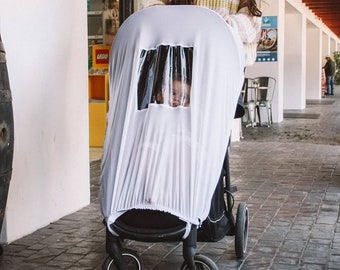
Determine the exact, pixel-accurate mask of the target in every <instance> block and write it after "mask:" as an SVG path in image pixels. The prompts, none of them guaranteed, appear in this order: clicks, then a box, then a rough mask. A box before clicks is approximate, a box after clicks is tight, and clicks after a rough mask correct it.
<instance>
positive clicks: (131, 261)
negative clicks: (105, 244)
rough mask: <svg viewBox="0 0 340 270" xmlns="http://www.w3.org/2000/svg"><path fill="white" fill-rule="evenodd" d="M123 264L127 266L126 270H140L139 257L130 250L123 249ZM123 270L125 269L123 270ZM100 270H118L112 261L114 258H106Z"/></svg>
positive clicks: (141, 267)
mask: <svg viewBox="0 0 340 270" xmlns="http://www.w3.org/2000/svg"><path fill="white" fill-rule="evenodd" d="M122 255H123V259H124V262H125V263H126V265H127V267H128V268H127V269H129V270H142V269H143V266H142V262H141V260H140V258H139V255H138V254H137V252H135V251H133V250H131V249H123V251H122ZM124 269H125V268H124ZM102 270H120V269H119V268H118V267H117V266H116V264H115V261H114V258H111V257H110V256H109V257H107V258H106V260H105V261H104V263H103V265H102Z"/></svg>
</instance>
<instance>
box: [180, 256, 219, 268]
mask: <svg viewBox="0 0 340 270" xmlns="http://www.w3.org/2000/svg"><path fill="white" fill-rule="evenodd" d="M194 262H195V264H196V268H197V270H218V267H217V265H216V263H215V262H214V261H213V260H212V259H210V258H208V257H207V256H204V255H200V254H196V255H195V258H194ZM181 270H189V267H188V265H187V264H186V262H184V263H183V264H182V266H181Z"/></svg>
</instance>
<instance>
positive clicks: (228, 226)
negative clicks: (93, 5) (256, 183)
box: [100, 6, 248, 270]
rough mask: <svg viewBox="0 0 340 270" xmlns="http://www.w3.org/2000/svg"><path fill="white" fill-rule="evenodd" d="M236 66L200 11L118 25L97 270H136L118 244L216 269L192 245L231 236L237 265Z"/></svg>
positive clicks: (239, 55) (216, 21) (230, 43)
mask: <svg viewBox="0 0 340 270" xmlns="http://www.w3.org/2000/svg"><path fill="white" fill-rule="evenodd" d="M188 14H190V16H188ZM168 22H172V23H171V24H169V23H168ZM211 26H213V29H214V30H213V31H212V30H211ZM243 61H244V56H243V51H242V43H241V41H240V40H239V38H238V37H237V35H236V34H235V33H234V32H233V30H232V29H231V27H230V26H229V25H227V24H226V23H225V22H224V20H223V19H222V18H221V17H220V16H219V15H217V14H216V13H214V12H213V11H211V10H209V9H206V8H202V7H198V6H156V7H150V8H147V9H145V10H142V11H139V12H137V13H135V14H133V15H131V16H130V17H129V18H128V19H127V20H126V21H125V22H124V23H123V24H122V26H121V27H120V29H119V31H118V33H117V36H116V39H115V41H114V42H113V45H112V49H111V55H110V68H109V72H110V74H109V76H110V103H109V112H108V114H107V130H106V136H105V141H104V154H103V159H102V173H101V178H100V200H101V211H102V214H103V217H104V224H105V225H106V228H107V235H106V250H107V253H108V255H109V256H108V258H107V259H106V260H105V262H104V263H103V269H110V266H111V265H115V266H116V267H117V268H118V269H119V270H124V269H142V267H143V266H142V262H141V259H140V258H139V254H137V253H136V252H135V251H133V250H130V249H126V248H125V247H124V245H123V240H125V239H130V240H136V241H143V242H163V241H166V242H169V241H182V242H183V257H184V262H183V264H182V266H181V269H183V270H184V269H190V270H195V269H217V265H216V264H215V262H213V261H212V260H211V259H209V258H208V257H206V256H204V255H201V254H199V253H198V252H197V241H206V242H208V241H219V240H220V239H222V238H223V237H224V236H225V235H235V238H236V240H235V248H236V256H237V257H238V258H241V257H243V255H244V253H245V249H246V239H247V227H248V209H247V207H246V205H245V204H240V205H239V207H238V210H237V216H236V220H235V218H234V217H233V214H232V207H233V199H232V195H231V188H230V177H229V162H228V161H229V144H230V133H231V127H232V121H233V118H234V115H235V111H236V108H237V103H238V97H239V94H240V91H241V87H242V83H243V68H244V63H243ZM236 115H237V114H236ZM226 153H227V154H226ZM221 168H222V172H221ZM225 198H226V199H225ZM225 200H226V201H225ZM127 259H130V260H131V261H132V266H131V265H130V264H129V263H128V262H127Z"/></svg>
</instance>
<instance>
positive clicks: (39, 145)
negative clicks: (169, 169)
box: [0, 0, 90, 242]
mask: <svg viewBox="0 0 340 270" xmlns="http://www.w3.org/2000/svg"><path fill="white" fill-rule="evenodd" d="M0 7H1V9H0V33H1V36H2V40H3V43H4V46H5V50H6V53H7V54H6V55H7V67H8V72H9V77H10V84H11V90H12V96H13V110H14V131H15V138H14V139H15V143H14V160H13V174H12V179H11V183H10V190H9V196H8V201H7V209H6V219H5V224H4V228H3V232H2V236H1V241H2V242H12V241H14V240H16V239H18V238H21V237H22V236H24V235H27V234H29V233H31V232H33V231H35V230H37V229H38V228H41V227H43V226H46V225H48V224H49V223H50V222H52V221H55V220H58V219H59V218H61V217H63V216H65V215H67V214H69V213H72V212H74V211H77V210H79V209H80V208H82V207H84V206H85V205H87V204H88V203H89V200H90V185H89V146H88V145H89V139H88V90H87V14H86V1H84V0H72V1H70V0H48V1H46V0H30V1H22V0H0Z"/></svg>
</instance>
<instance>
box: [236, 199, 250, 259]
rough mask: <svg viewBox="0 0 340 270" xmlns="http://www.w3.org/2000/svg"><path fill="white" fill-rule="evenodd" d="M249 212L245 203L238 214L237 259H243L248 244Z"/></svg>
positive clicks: (240, 206)
mask: <svg viewBox="0 0 340 270" xmlns="http://www.w3.org/2000/svg"><path fill="white" fill-rule="evenodd" d="M248 227H249V211H248V207H247V205H246V204H245V203H240V204H239V205H238V208H237V213H236V228H235V253H236V257H237V259H242V258H243V257H244V255H245V253H246V250H247V244H248Z"/></svg>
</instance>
